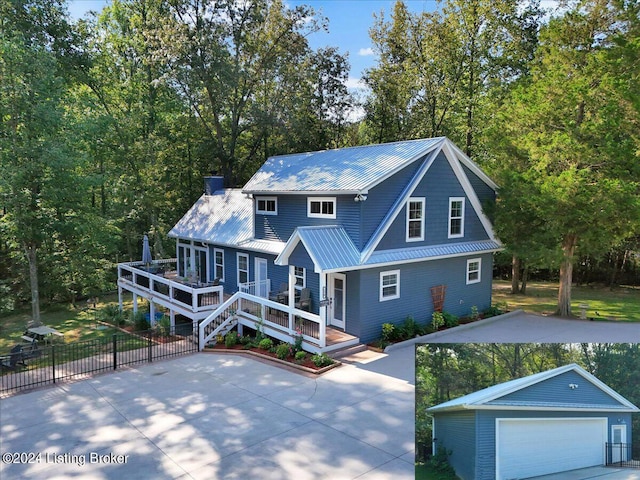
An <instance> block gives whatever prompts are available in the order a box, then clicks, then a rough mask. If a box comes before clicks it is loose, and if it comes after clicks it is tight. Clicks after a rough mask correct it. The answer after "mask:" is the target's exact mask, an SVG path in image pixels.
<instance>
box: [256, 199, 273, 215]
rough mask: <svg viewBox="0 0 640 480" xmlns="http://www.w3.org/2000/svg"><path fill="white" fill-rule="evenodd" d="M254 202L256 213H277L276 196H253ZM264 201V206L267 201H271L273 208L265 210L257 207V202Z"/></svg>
mask: <svg viewBox="0 0 640 480" xmlns="http://www.w3.org/2000/svg"><path fill="white" fill-rule="evenodd" d="M254 199H255V202H256V213H257V214H259V215H278V197H264V196H254ZM260 201H264V202H265V207H266V206H267V202H271V201H273V203H274V207H275V210H265V209H260V208H259V207H258V205H259V202H260Z"/></svg>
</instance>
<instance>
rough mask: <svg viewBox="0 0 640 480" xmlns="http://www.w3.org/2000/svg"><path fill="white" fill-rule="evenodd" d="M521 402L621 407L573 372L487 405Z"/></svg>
mask: <svg viewBox="0 0 640 480" xmlns="http://www.w3.org/2000/svg"><path fill="white" fill-rule="evenodd" d="M570 383H573V384H577V385H578V388H577V389H575V390H572V389H570V388H569V384H570ZM521 401H529V402H541V403H551V404H554V403H555V404H558V403H564V404H566V403H573V404H591V405H608V406H613V407H619V406H621V404H620V402H618V401H616V400H615V399H614V398H613V397H611V396H610V395H608V394H606V393H605V392H603V391H602V390H600V389H599V388H598V387H596V386H595V385H593V384H592V383H591V382H589V381H588V380H586V379H585V378H584V377H582V376H580V375H578V374H577V373H576V372H574V371H569V372H566V373H563V374H561V375H557V376H555V377H553V378H549V379H548V380H545V381H544V382H540V383H536V384H535V385H532V386H530V387H527V388H523V389H521V390H518V391H517V392H514V393H511V394H509V395H505V396H503V397H500V398H499V399H497V400H494V401H492V402H488V403H489V404H497V405H499V404H503V403H504V402H521Z"/></svg>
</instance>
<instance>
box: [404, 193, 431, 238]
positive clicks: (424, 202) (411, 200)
mask: <svg viewBox="0 0 640 480" xmlns="http://www.w3.org/2000/svg"><path fill="white" fill-rule="evenodd" d="M412 203H417V204H419V205H420V218H419V219H415V218H410V215H411V204H412ZM426 205H427V200H426V198H425V197H409V199H408V200H407V204H406V209H407V224H406V241H407V242H421V241H423V240H424V235H425V232H424V229H425V217H426V214H425V212H426ZM411 222H420V236H418V237H410V236H409V225H410V224H411Z"/></svg>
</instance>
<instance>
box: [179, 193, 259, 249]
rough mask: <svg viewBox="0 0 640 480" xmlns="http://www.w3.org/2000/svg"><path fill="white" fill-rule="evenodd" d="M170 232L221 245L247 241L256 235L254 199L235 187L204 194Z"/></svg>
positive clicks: (181, 236)
mask: <svg viewBox="0 0 640 480" xmlns="http://www.w3.org/2000/svg"><path fill="white" fill-rule="evenodd" d="M168 236H169V237H180V238H187V239H190V240H195V241H199V242H206V243H217V244H221V245H237V244H238V243H241V242H243V241H247V240H249V239H250V238H251V237H252V236H253V201H252V200H251V198H250V197H248V196H247V195H245V194H244V193H242V191H241V190H239V189H232V188H229V189H225V190H218V191H217V192H215V193H214V194H213V195H206V194H205V195H202V196H201V197H200V198H199V199H198V200H197V201H196V203H194V204H193V206H192V207H191V208H190V209H189V211H187V213H185V214H184V216H183V217H182V218H181V219H180V220H179V221H178V223H176V225H175V226H174V227H173V228H172V229H171V230H170V231H169V233H168Z"/></svg>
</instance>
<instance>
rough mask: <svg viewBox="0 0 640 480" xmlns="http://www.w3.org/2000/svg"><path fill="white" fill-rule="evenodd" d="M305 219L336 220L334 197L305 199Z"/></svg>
mask: <svg viewBox="0 0 640 480" xmlns="http://www.w3.org/2000/svg"><path fill="white" fill-rule="evenodd" d="M307 217H309V218H336V199H335V197H309V198H308V199H307Z"/></svg>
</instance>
